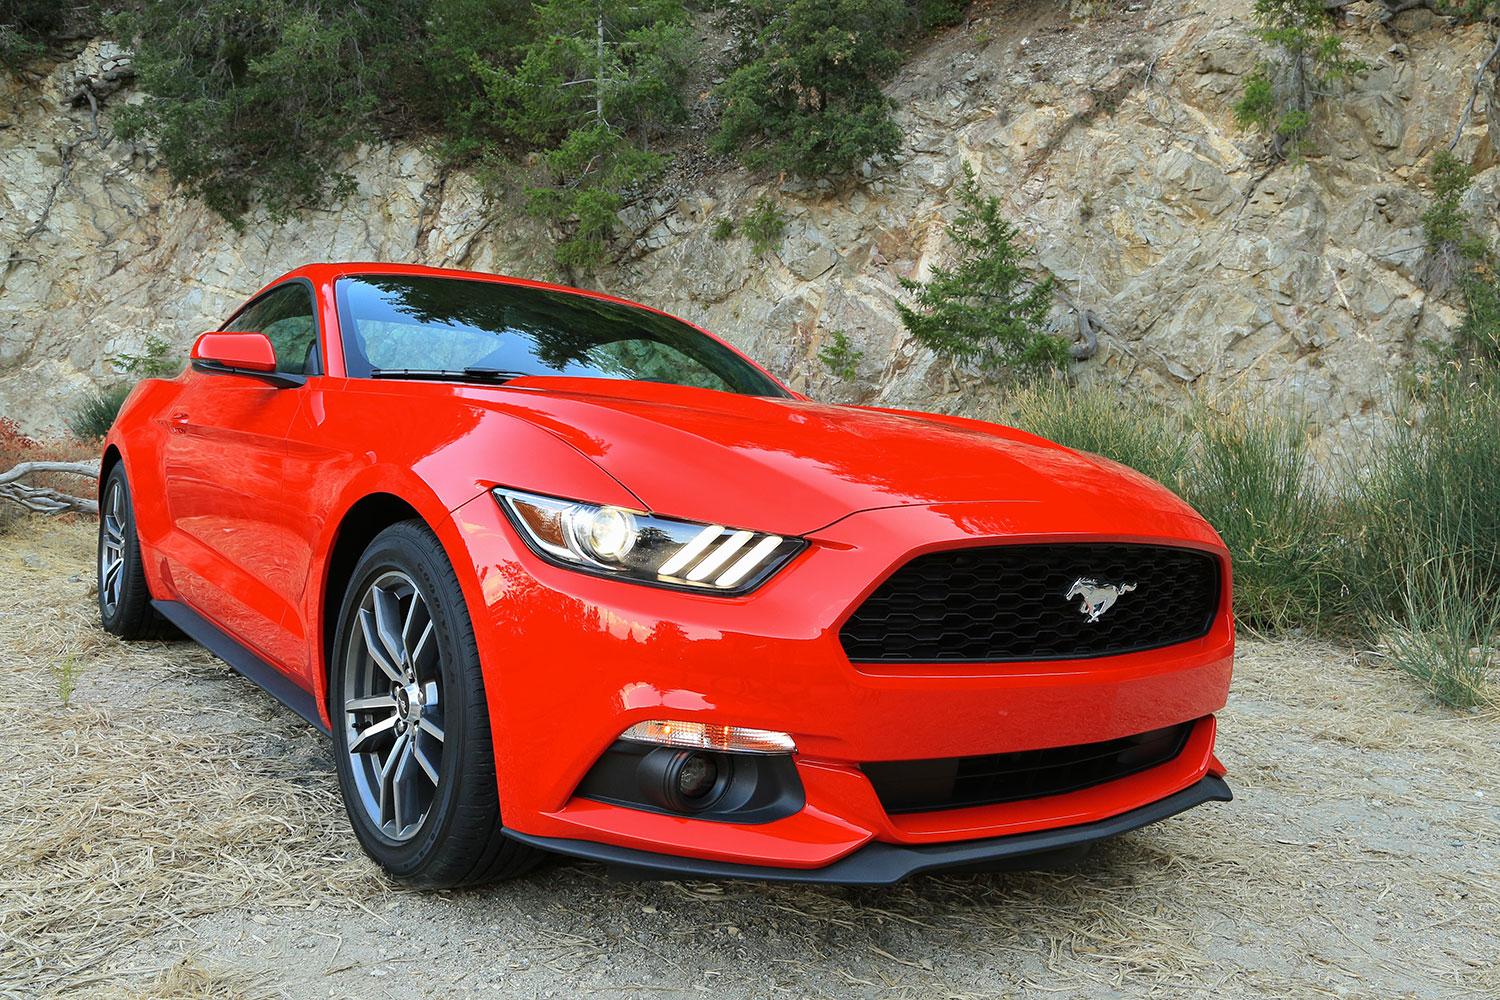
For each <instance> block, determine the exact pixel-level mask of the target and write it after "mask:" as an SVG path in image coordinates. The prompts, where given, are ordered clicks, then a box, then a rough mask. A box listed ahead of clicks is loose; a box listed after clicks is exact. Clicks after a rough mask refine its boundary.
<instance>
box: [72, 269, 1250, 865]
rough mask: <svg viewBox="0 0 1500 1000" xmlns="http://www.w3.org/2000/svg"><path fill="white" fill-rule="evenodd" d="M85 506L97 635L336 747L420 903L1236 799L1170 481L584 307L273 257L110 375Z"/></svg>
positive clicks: (831, 860)
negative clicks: (444, 894) (499, 884)
mask: <svg viewBox="0 0 1500 1000" xmlns="http://www.w3.org/2000/svg"><path fill="white" fill-rule="evenodd" d="M99 500H100V510H101V517H100V526H99V567H98V568H99V610H100V614H101V616H102V619H103V624H104V627H105V628H106V629H107V630H108V631H110V632H112V633H114V634H116V635H118V636H121V637H124V638H127V639H133V638H148V637H158V636H162V635H164V634H167V633H169V632H173V631H178V630H180V631H181V632H184V633H186V634H187V636H189V637H190V638H192V639H194V640H196V641H198V642H200V643H202V644H203V645H204V646H206V647H207V648H208V649H209V650H211V651H212V652H214V653H215V654H216V655H218V656H220V657H221V658H223V659H224V660H226V661H227V662H228V663H229V664H230V665H231V666H233V667H234V668H235V669H237V670H238V671H240V672H241V673H243V674H244V675H246V676H247V677H249V678H250V679H252V680H254V681H256V682H257V683H259V684H260V685H261V686H263V687H264V688H266V689H267V690H268V691H269V692H270V693H271V694H272V695H274V696H276V697H277V698H278V699H280V700H281V701H282V702H284V703H285V704H286V705H287V706H289V707H290V708H292V709H294V710H295V711H297V712H298V713H300V714H301V715H302V716H303V717H305V718H306V719H307V720H308V721H309V722H311V723H313V724H314V725H316V726H319V727H321V728H322V729H324V730H325V731H327V732H329V733H330V734H331V737H332V740H333V744H334V759H335V761H336V763H337V769H338V779H339V785H340V788H341V791H342V793H343V797H344V801H345V804H346V806H347V809H348V813H349V819H350V822H351V825H352V827H353V830H354V833H355V835H356V837H357V838H358V839H359V842H360V844H361V845H362V846H363V848H364V849H365V851H366V852H368V854H369V855H370V856H371V857H372V858H373V859H374V860H375V861H376V862H377V863H378V864H380V865H381V866H383V867H384V868H385V869H386V870H387V871H388V872H389V873H390V874H391V875H392V876H393V877H395V878H397V879H399V880H402V881H405V882H407V883H410V884H413V885H419V886H429V887H439V886H455V885H463V884H472V883H477V882H484V881H490V880H494V879H499V878H504V877H508V876H513V875H517V874H520V873H522V872H525V871H527V870H528V869H530V868H531V867H532V866H533V865H534V864H535V863H536V862H537V860H538V859H540V858H542V857H544V856H546V855H547V853H548V852H553V853H561V854H565V855H574V856H578V857H583V858H591V859H595V860H598V861H602V862H605V863H606V864H610V865H613V866H617V867H620V868H628V869H636V870H639V869H654V870H656V871H658V872H661V873H669V874H675V875H678V876H693V877H736V876H742V877H752V878H760V879H780V880H803V881H814V882H818V881H821V882H839V883H853V884H885V883H891V882H895V881H897V880H899V879H901V878H904V877H906V876H908V875H910V874H912V873H915V872H919V871H925V870H932V869H943V868H955V867H962V868H982V867H997V866H1013V865H1016V864H1022V863H1025V864H1030V863H1033V862H1035V861H1036V860H1037V859H1040V858H1049V859H1050V858H1057V857H1058V856H1059V855H1067V856H1073V855H1076V854H1079V853H1081V852H1082V851H1083V850H1085V849H1086V846H1087V845H1089V844H1091V843H1093V842H1095V841H1097V840H1099V839H1101V838H1104V837H1109V836H1113V835H1115V834H1119V833H1121V832H1123V831H1127V830H1132V829H1135V828H1138V827H1141V826H1143V825H1145V824H1147V823H1151V822H1153V821H1156V820H1159V819H1162V818H1164V817H1167V816H1171V815H1173V814H1176V813H1179V812H1181V811H1183V810H1186V809H1188V808H1190V807H1192V806H1195V805H1198V804H1200V803H1203V802H1207V801H1211V800H1217V801H1227V800H1228V799H1229V798H1230V793H1229V788H1228V786H1227V785H1226V784H1225V782H1224V780H1223V775H1224V768H1223V766H1222V764H1220V762H1219V761H1218V759H1217V758H1216V757H1215V755H1214V713H1215V712H1216V711H1218V710H1219V709H1220V708H1221V707H1222V706H1223V705H1224V703H1225V698H1226V696H1227V692H1228V687H1229V678H1230V671H1231V667H1232V663H1233V655H1234V625H1233V619H1232V616H1231V612H1230V566H1229V560H1228V556H1227V553H1226V551H1225V549H1224V546H1223V545H1222V543H1221V542H1220V540H1219V538H1218V536H1217V535H1216V534H1215V533H1214V531H1213V529H1212V528H1210V527H1209V525H1208V524H1206V523H1205V522H1204V521H1203V519H1202V518H1200V517H1199V516H1198V515H1197V514H1195V513H1194V512H1193V511H1192V510H1191V509H1189V508H1188V507H1187V506H1186V505H1185V504H1183V503H1182V502H1181V501H1180V500H1178V499H1177V498H1176V497H1175V496H1173V495H1172V494H1171V493H1170V492H1168V491H1167V490H1165V489H1163V488H1162V487H1160V486H1158V485H1156V484H1155V483H1153V482H1151V481H1150V480H1148V479H1146V478H1144V477H1143V476H1141V475H1139V474H1137V473H1135V472H1132V471H1131V470H1129V469H1126V468H1125V467H1123V466H1120V465H1116V464H1114V463H1112V462H1110V461H1108V460H1105V459H1103V458H1099V457H1097V456H1093V455H1088V454H1083V453H1080V452H1076V451H1072V450H1069V449H1067V448H1063V447H1061V446H1058V445H1055V444H1051V443H1049V442H1047V441H1045V440H1042V439H1040V438H1037V437H1034V436H1032V435H1029V434H1026V433H1023V432H1021V431H1018V430H1013V429H1010V428H1007V427H1002V426H997V425H993V424H988V423H982V422H979V421H975V420H968V419H961V418H959V417H953V416H942V415H935V414H927V413H914V412H905V411H900V410H890V409H880V408H875V407H857V406H828V405H822V404H819V403H815V402H813V401H811V400H809V399H808V398H807V397H806V396H804V395H802V394H800V393H798V392H795V391H793V390H791V389H788V388H787V387H786V386H784V385H783V384H781V383H780V382H778V381H777V380H776V379H775V378H773V377H772V376H771V375H769V374H768V373H767V372H766V371H764V370H763V369H762V368H760V367H759V366H757V365H756V364H755V363H754V362H752V361H750V360H749V359H747V358H746V357H744V356H743V355H741V354H740V353H739V352H737V351H736V350H734V349H733V348H731V347H730V346H729V345H728V344H726V343H724V342H723V341H721V340H719V339H717V338H715V337H714V336H712V335H710V334H709V333H707V332H705V331H703V330H701V329H698V328H697V327H695V326H693V325H691V324H689V323H686V322H683V321H682V320H678V319H674V318H673V317H671V316H668V315H666V314H665V313H662V312H659V311H657V310H654V309H651V308H648V307H646V306H642V305H637V304H634V303H630V302H626V301H623V300H621V299H617V298H613V297H610V296H607V295H601V294H596V293H593V292H586V291H579V290H575V289H569V288H563V287H559V286H555V285H547V284H541V283H537V282H532V281H523V280H519V279H515V278H507V277H501V276H497V275H488V274H478V273H472V272H464V271H453V270H439V269H434V268H426V267H416V266H402V265H390V264H353V263H350V264H315V265H309V266H306V267H302V268H298V269H297V270H295V271H292V272H291V273H289V274H287V275H285V276H283V277H281V278H279V279H277V280H276V281H274V282H272V283H271V284H270V285H269V286H268V287H266V288H265V289H264V290H263V291H261V292H260V293H259V294H257V295H256V296H255V297H254V298H252V299H250V301H249V302H247V303H246V304H245V305H244V306H243V307H242V308H240V309H239V310H238V311H237V312H235V314H234V315H233V316H231V317H230V318H229V319H228V321H227V322H225V323H224V325H223V326H222V327H220V328H219V329H218V330H215V331H212V332H209V333H205V334H203V335H202V336H201V337H199V338H198V340H197V342H196V343H195V344H194V346H193V348H192V353H191V362H190V364H189V366H188V368H187V370H186V371H184V372H183V373H182V374H181V375H179V376H177V377H176V378H171V379H148V380H146V381H144V382H142V383H141V384H140V385H139V386H138V387H137V388H136V389H135V391H134V392H133V393H132V394H131V396H130V398H129V399H128V401H127V402H126V405H125V406H124V408H123V410H122V411H121V413H120V416H119V418H118V420H117V421H116V424H115V426H114V428H113V430H112V431H111V432H110V434H109V436H108V437H107V439H106V442H105V449H104V453H103V459H102V466H101V475H100V496H99Z"/></svg>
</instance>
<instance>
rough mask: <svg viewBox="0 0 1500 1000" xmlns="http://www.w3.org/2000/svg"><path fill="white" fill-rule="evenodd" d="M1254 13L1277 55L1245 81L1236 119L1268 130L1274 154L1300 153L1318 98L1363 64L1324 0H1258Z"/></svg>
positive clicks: (1248, 125)
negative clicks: (1346, 47) (1350, 49)
mask: <svg viewBox="0 0 1500 1000" xmlns="http://www.w3.org/2000/svg"><path fill="white" fill-rule="evenodd" d="M1253 16H1254V18H1255V21H1256V23H1257V24H1259V25H1260V27H1259V29H1258V30H1257V31H1256V34H1257V35H1258V36H1259V37H1260V39H1261V40H1262V41H1264V42H1266V43H1267V44H1268V45H1271V46H1273V47H1274V48H1275V52H1276V55H1275V56H1273V57H1272V58H1271V59H1268V60H1266V61H1265V62H1263V63H1261V64H1260V66H1259V67H1258V68H1257V69H1256V71H1255V72H1254V73H1252V74H1251V75H1250V77H1249V78H1248V79H1247V80H1246V81H1245V92H1244V95H1243V96H1242V97H1241V98H1240V100H1239V101H1238V102H1237V103H1236V104H1235V106H1234V114H1235V118H1236V120H1237V121H1238V122H1239V123H1240V125H1241V126H1243V127H1245V128H1258V129H1260V130H1261V131H1263V132H1266V133H1267V134H1268V135H1270V137H1271V149H1272V152H1273V153H1274V154H1275V155H1277V156H1281V157H1297V156H1300V155H1301V154H1302V153H1303V152H1304V151H1305V150H1306V148H1307V135H1308V131H1309V129H1310V128H1311V125H1312V108H1313V103H1314V101H1315V100H1317V99H1318V98H1320V97H1322V96H1324V95H1326V94H1327V93H1328V92H1329V91H1330V89H1331V88H1332V86H1333V85H1334V84H1335V83H1336V82H1338V81H1340V80H1344V79H1346V78H1348V77H1350V76H1352V75H1354V74H1356V73H1360V72H1362V71H1363V70H1364V69H1365V64H1364V63H1363V62H1361V61H1360V60H1358V59H1355V58H1353V57H1351V56H1349V55H1348V54H1347V53H1346V52H1345V51H1344V43H1343V40H1342V39H1340V38H1339V36H1338V34H1337V32H1336V31H1335V30H1334V24H1333V18H1332V16H1331V15H1330V14H1329V12H1328V9H1327V7H1326V6H1325V5H1324V3H1323V0H1255V5H1254V13H1253Z"/></svg>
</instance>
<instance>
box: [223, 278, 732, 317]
mask: <svg viewBox="0 0 1500 1000" xmlns="http://www.w3.org/2000/svg"><path fill="white" fill-rule="evenodd" d="M359 274H400V275H413V276H422V277H432V278H463V279H468V280H473V281H493V282H495V283H497V284H502V285H520V286H522V287H525V288H538V289H544V290H546V291H552V292H566V293H569V294H572V295H582V296H584V297H586V298H591V299H604V300H605V301H608V302H618V303H620V304H621V305H627V306H634V307H635V308H637V309H645V310H647V311H649V312H654V313H661V314H662V315H664V316H669V315H671V314H670V313H666V312H663V311H662V310H660V309H656V308H653V307H651V306H648V305H646V304H644V303H642V302H633V301H631V300H630V299H623V298H620V297H619V296H618V295H610V294H608V293H606V292H596V291H592V290H590V289H587V288H574V287H573V286H571V285H559V284H555V283H553V282H550V281H536V280H534V279H532V278H518V277H515V276H513V275H509V274H495V273H492V272H489V271H468V270H463V269H461V268H452V267H430V266H428V265H426V264H397V263H391V262H387V261H319V262H316V263H311V264H303V265H302V266H301V267H296V268H293V269H292V270H290V271H288V272H286V273H285V274H283V275H281V276H280V277H278V278H276V279H275V280H274V281H270V282H267V283H266V286H265V287H264V288H262V289H260V291H258V292H256V293H255V295H254V296H251V297H252V298H255V297H258V296H260V295H261V294H262V293H264V292H265V291H267V290H268V289H271V288H274V287H275V286H277V285H279V284H281V283H282V282H284V281H289V280H291V279H293V278H306V279H308V280H309V281H311V282H312V283H313V284H315V285H318V284H325V283H327V282H330V281H333V280H335V279H337V278H344V277H348V276H350V275H359ZM672 318H673V319H679V317H676V316H673V317H672ZM705 332H706V331H705Z"/></svg>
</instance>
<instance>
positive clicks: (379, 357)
mask: <svg viewBox="0 0 1500 1000" xmlns="http://www.w3.org/2000/svg"><path fill="white" fill-rule="evenodd" d="M337 289H338V305H339V325H340V328H341V329H342V331H343V335H344V366H345V368H346V369H347V371H348V373H349V375H350V376H351V377H354V378H371V377H375V378H378V377H382V376H384V377H419V378H420V377H425V378H452V379H454V380H458V381H462V380H465V379H472V380H496V379H504V378H507V377H508V378H514V377H518V376H523V375H569V376H582V377H585V378H608V379H633V380H637V381H646V382H667V383H670V384H672V385H687V386H696V387H698V388H702V389H718V390H720V391H723V392H735V393H741V394H744V395H751V396H785V395H786V392H785V391H784V390H783V389H782V388H781V387H780V386H778V385H777V384H776V383H775V382H774V381H772V380H771V379H770V378H768V377H766V375H765V374H764V373H763V372H761V371H760V370H759V369H757V368H756V367H755V366H753V365H751V364H748V363H747V362H746V361H745V360H744V359H743V358H741V357H739V356H738V355H737V354H735V353H734V352H733V351H731V350H730V349H729V348H727V347H725V346H724V345H723V344H721V343H719V342H718V341H716V340H714V339H713V338H712V337H707V336H704V335H703V334H702V333H700V332H699V331H697V330H695V329H693V328H692V327H690V326H688V325H687V324H686V323H683V322H681V321H680V320H675V319H672V318H671V317H669V316H663V315H661V314H659V313H654V312H650V311H648V310H646V309H641V308H638V307H634V306H627V305H622V304H620V303H617V302H608V301H605V300H603V299H595V298H590V297H589V296H586V295H578V294H574V293H570V292H561V291H554V290H551V289H546V288H532V287H528V286H525V285H513V284H506V283H502V282H497V281H483V280H474V279H465V278H440V277H418V276H409V275H376V274H367V275H360V276H358V277H348V278H341V279H340V280H339V282H338V286H337Z"/></svg>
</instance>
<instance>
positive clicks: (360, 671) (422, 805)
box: [329, 521, 538, 887]
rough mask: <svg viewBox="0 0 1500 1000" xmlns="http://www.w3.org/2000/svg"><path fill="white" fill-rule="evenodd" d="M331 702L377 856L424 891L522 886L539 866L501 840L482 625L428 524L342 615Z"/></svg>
mask: <svg viewBox="0 0 1500 1000" xmlns="http://www.w3.org/2000/svg"><path fill="white" fill-rule="evenodd" d="M337 637H338V644H337V647H336V649H335V651H334V657H333V660H332V669H331V671H330V678H329V680H330V692H329V695H330V698H329V703H330V706H331V707H332V708H333V713H332V714H333V717H334V738H335V741H336V743H337V744H338V747H337V754H336V760H337V763H338V770H339V784H340V787H341V789H342V791H343V794H344V804H345V807H346V808H347V809H348V811H349V819H350V822H351V823H352V824H353V826H354V831H355V833H356V834H357V835H358V837H359V840H360V844H361V845H362V846H363V847H364V848H365V850H366V852H367V853H369V855H370V856H371V857H372V858H374V859H375V861H377V862H378V863H379V864H380V865H382V866H383V867H384V868H385V869H386V870H387V871H389V872H390V873H391V874H392V875H394V876H396V877H397V878H399V879H401V880H402V881H405V882H410V883H412V884H415V885H422V886H429V887H437V886H452V885H464V884H472V883H476V882H484V881H491V880H494V879H498V878H505V877H509V876H511V875H518V874H520V873H522V872H524V871H526V870H528V869H530V868H531V867H532V865H533V864H535V861H536V859H537V857H538V855H537V852H535V851H533V850H532V849H531V848H528V847H524V846H523V845H521V844H519V843H516V842H515V841H512V840H509V839H508V838H506V837H505V836H504V835H503V834H502V833H501V832H500V809H499V797H498V794H497V790H496V784H495V757H494V753H493V751H492V749H491V746H492V745H491V742H490V726H489V708H488V704H487V703H486V701H485V698H484V678H483V676H482V675H481V673H480V669H479V651H478V648H477V647H476V644H475V641H474V629H473V624H472V623H471V621H470V620H469V615H468V610H467V608H466V606H465V604H464V598H463V591H462V590H461V589H460V588H459V585H458V579H457V578H456V577H455V576H454V573H453V568H452V566H451V565H450V564H449V563H448V561H447V559H446V558H445V557H444V554H443V549H442V546H441V545H440V544H439V542H438V540H437V539H436V538H435V537H433V535H432V532H431V531H430V530H428V529H427V527H426V526H425V525H423V524H421V523H420V522H415V521H407V522H403V523H401V524H396V525H393V526H391V527H389V528H387V529H386V530H385V531H383V532H381V533H380V534H379V535H377V536H376V537H375V540H374V541H372V542H371V543H370V546H369V548H367V549H366V550H365V553H364V555H363V556H362V557H361V558H360V560H359V563H358V565H356V566H355V569H354V573H353V576H352V578H351V580H350V584H349V587H348V589H347V590H346V592H345V595H344V602H343V609H342V612H341V613H340V615H339V624H338V632H337Z"/></svg>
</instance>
